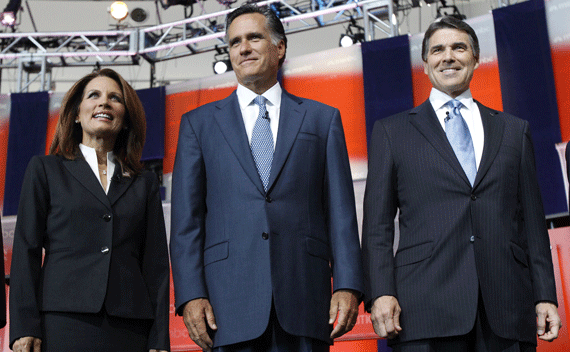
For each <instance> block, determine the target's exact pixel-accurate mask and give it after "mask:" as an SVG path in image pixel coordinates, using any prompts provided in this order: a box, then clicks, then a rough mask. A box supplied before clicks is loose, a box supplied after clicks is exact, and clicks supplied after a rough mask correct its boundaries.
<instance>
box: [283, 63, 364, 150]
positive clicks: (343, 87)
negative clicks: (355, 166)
mask: <svg viewBox="0 0 570 352" xmlns="http://www.w3.org/2000/svg"><path fill="white" fill-rule="evenodd" d="M283 88H284V89H285V90H287V91H288V92H289V93H291V94H294V95H297V96H300V97H303V98H307V99H313V100H316V101H319V102H321V103H324V104H327V105H331V106H334V107H335V108H337V109H339V110H340V115H341V118H342V126H343V128H344V135H345V139H346V147H347V149H348V155H349V157H351V158H353V157H354V158H366V120H365V116H364V83H363V81H362V73H360V74H332V75H318V76H310V77H309V76H296V77H294V78H287V77H286V78H284V79H283Z"/></svg>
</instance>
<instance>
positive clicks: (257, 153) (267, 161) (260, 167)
mask: <svg viewBox="0 0 570 352" xmlns="http://www.w3.org/2000/svg"><path fill="white" fill-rule="evenodd" d="M253 102H254V103H255V104H257V105H258V106H259V115H257V120H256V121H255V125H254V126H253V133H252V134H251V154H253V160H255V165H256V166H257V172H258V173H259V177H260V178H261V182H263V189H264V190H265V192H267V186H268V184H269V175H270V173H271V162H272V161H273V134H272V133H271V127H270V125H269V116H268V115H267V109H266V108H265V98H264V97H263V96H261V95H258V96H257V97H256V98H255V99H254V100H253Z"/></svg>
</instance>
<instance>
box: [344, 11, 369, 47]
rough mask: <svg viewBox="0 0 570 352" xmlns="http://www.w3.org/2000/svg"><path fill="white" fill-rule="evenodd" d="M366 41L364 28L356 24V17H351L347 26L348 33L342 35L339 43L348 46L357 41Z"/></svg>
mask: <svg viewBox="0 0 570 352" xmlns="http://www.w3.org/2000/svg"><path fill="white" fill-rule="evenodd" d="M363 41H364V28H362V27H361V26H359V25H357V24H356V21H355V20H354V18H351V19H350V24H349V25H348V27H347V28H346V33H343V34H341V35H340V40H339V41H338V45H339V46H341V47H343V48H346V47H349V46H351V45H353V44H355V43H362V42H363Z"/></svg>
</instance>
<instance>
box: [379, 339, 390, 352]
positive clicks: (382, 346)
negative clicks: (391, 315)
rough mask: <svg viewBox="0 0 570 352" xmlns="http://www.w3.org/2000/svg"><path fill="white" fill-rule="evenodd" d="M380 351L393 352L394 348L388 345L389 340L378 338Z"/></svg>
mask: <svg viewBox="0 0 570 352" xmlns="http://www.w3.org/2000/svg"><path fill="white" fill-rule="evenodd" d="M378 352H392V349H391V348H390V347H389V346H388V340H386V339H380V340H378Z"/></svg>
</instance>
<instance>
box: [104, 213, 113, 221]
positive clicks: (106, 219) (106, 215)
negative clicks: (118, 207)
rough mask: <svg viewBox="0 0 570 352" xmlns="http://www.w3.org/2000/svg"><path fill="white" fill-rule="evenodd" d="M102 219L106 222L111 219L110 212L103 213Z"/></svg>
mask: <svg viewBox="0 0 570 352" xmlns="http://www.w3.org/2000/svg"><path fill="white" fill-rule="evenodd" d="M103 220H105V221H106V222H109V221H111V214H105V215H103Z"/></svg>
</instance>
